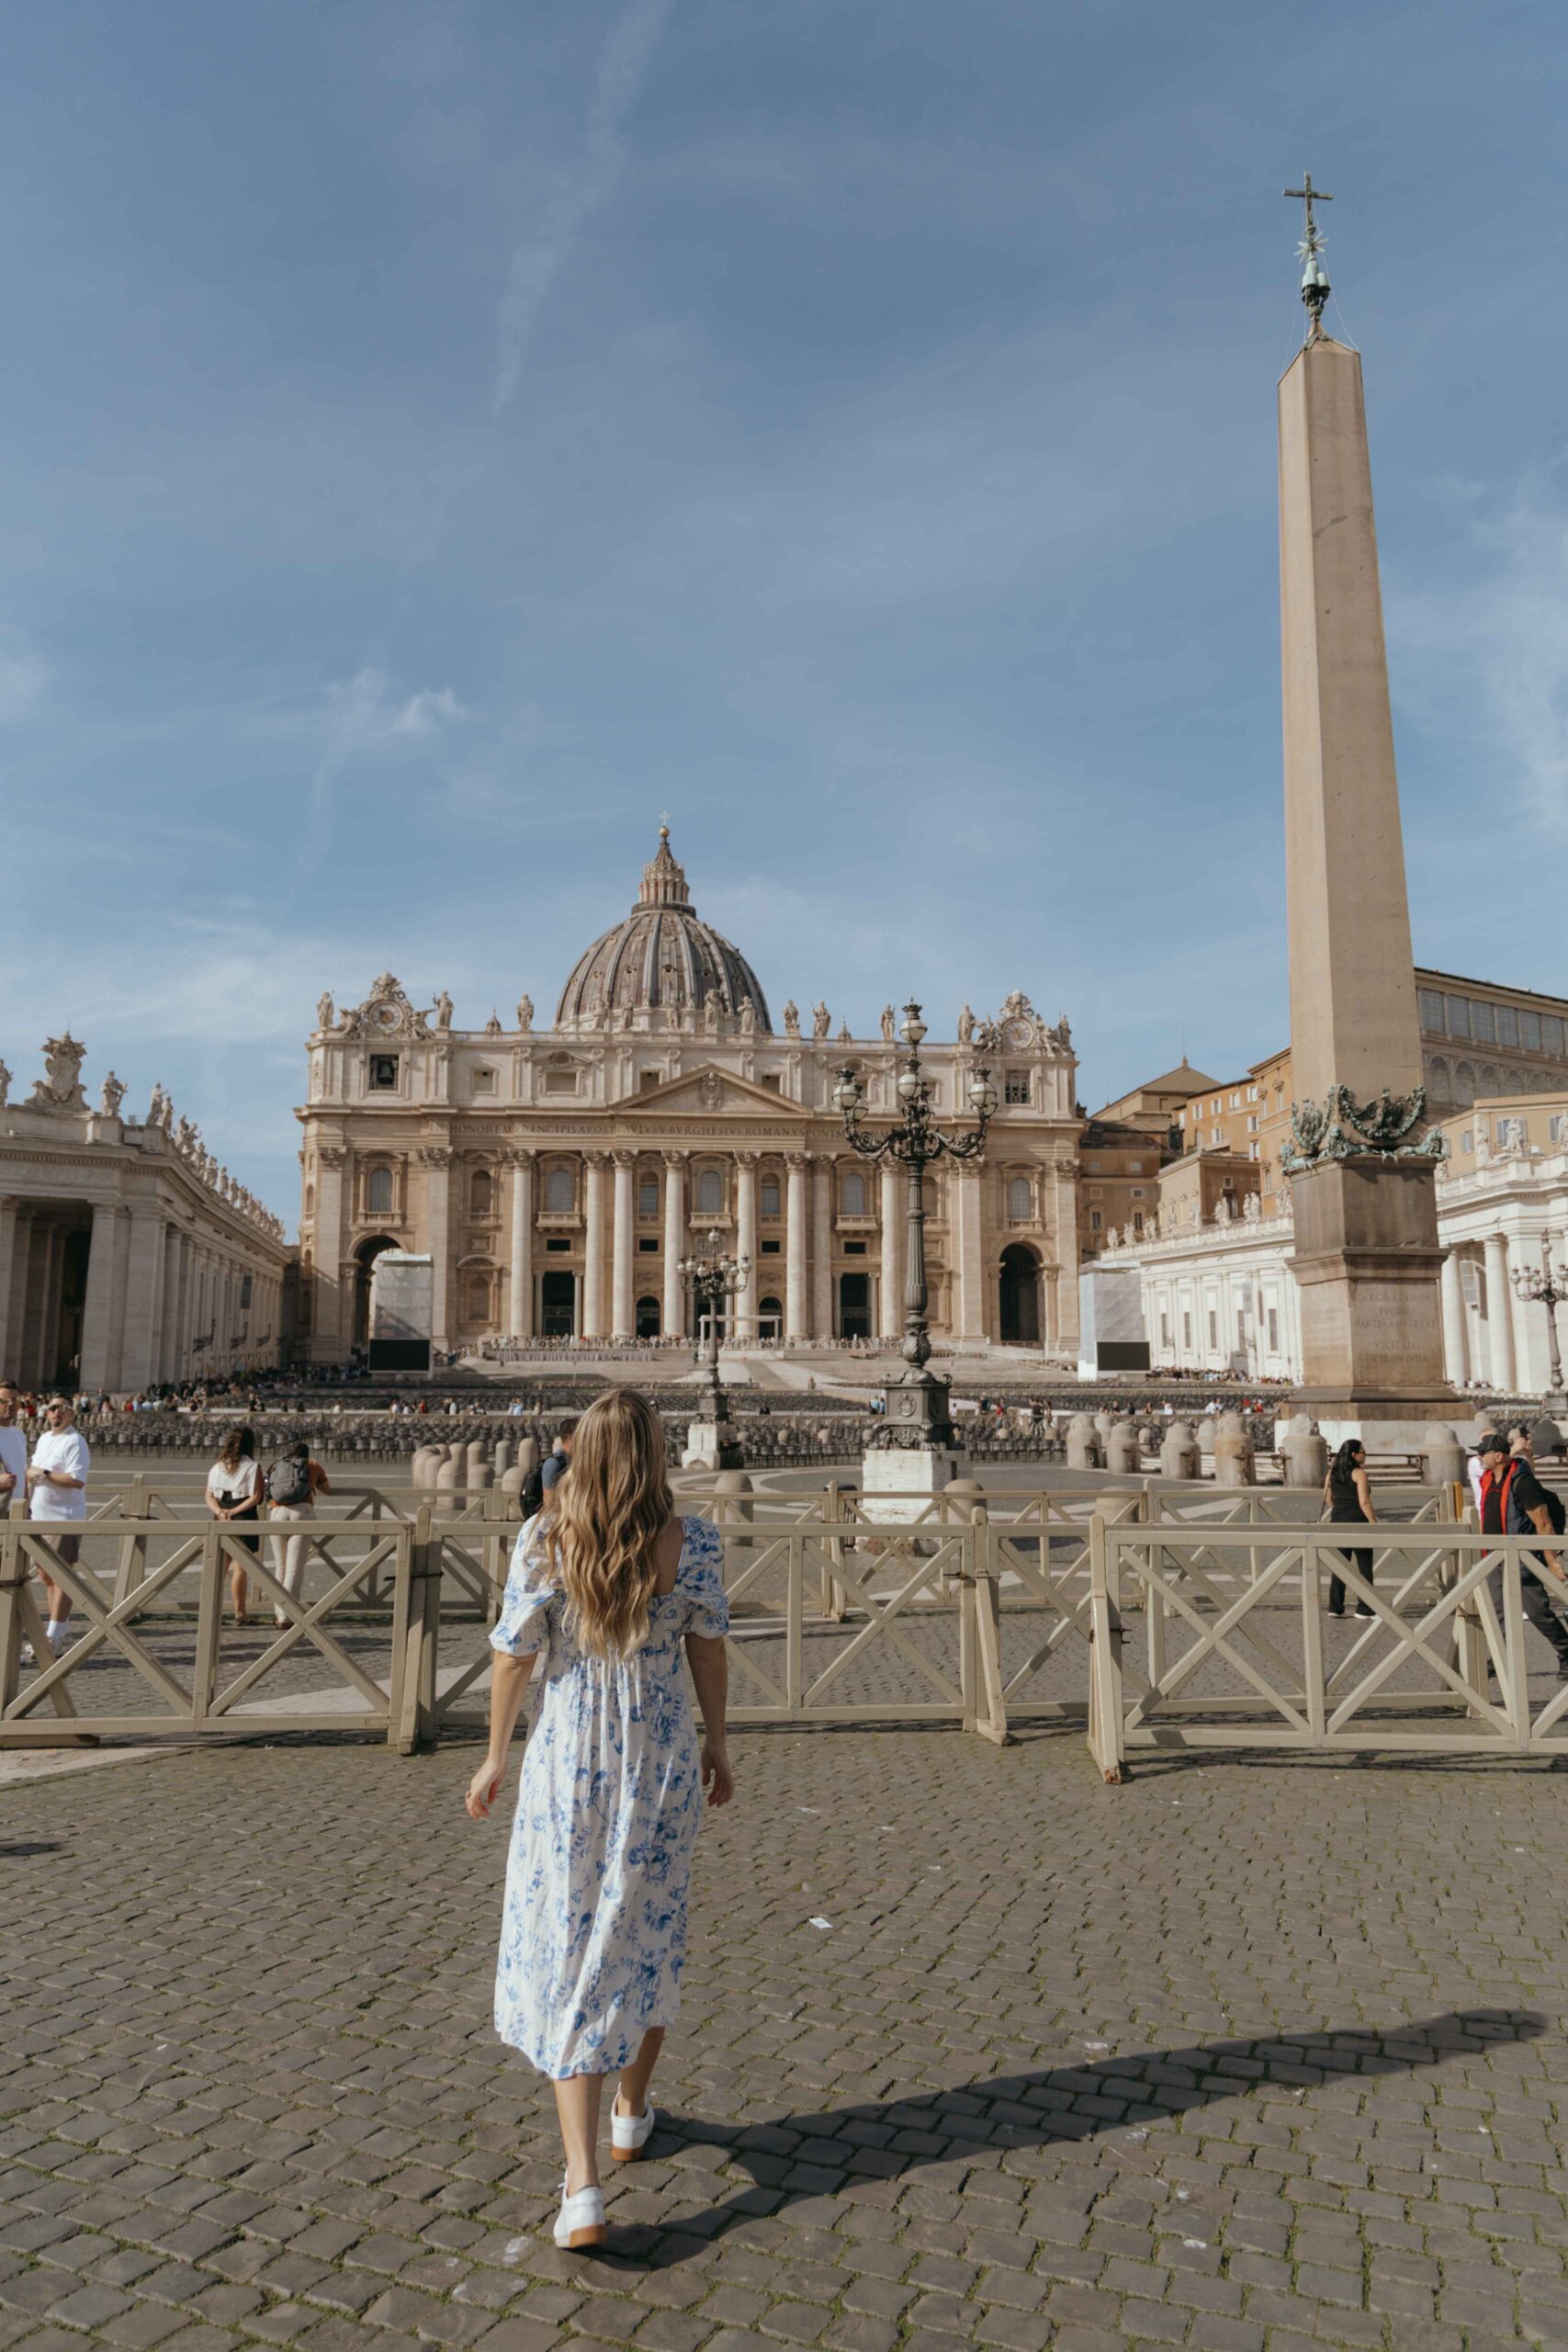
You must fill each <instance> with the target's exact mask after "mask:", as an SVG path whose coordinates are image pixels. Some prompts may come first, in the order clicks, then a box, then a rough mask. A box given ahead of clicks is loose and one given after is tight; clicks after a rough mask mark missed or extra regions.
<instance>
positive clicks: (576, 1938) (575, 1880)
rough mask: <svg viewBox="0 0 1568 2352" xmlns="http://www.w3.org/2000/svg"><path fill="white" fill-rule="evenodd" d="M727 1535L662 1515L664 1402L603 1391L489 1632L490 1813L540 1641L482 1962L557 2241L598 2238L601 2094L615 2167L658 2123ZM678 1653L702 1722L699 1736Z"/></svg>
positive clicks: (720, 1628)
mask: <svg viewBox="0 0 1568 2352" xmlns="http://www.w3.org/2000/svg"><path fill="white" fill-rule="evenodd" d="M722 1563H723V1547H722V1545H721V1544H720V1541H719V1537H718V1532H717V1530H716V1529H715V1528H713V1527H710V1526H709V1525H708V1524H707V1522H706V1521H704V1520H700V1519H677V1518H676V1517H675V1515H674V1510H673V1506H672V1503H671V1494H670V1482H669V1475H668V1469H667V1465H666V1460H665V1452H664V1432H663V1430H662V1428H661V1426H660V1420H659V1416H658V1415H657V1413H655V1412H654V1411H653V1409H652V1408H651V1407H650V1406H649V1404H648V1403H647V1402H646V1401H645V1399H644V1398H642V1397H639V1396H637V1395H636V1394H635V1392H634V1391H633V1390H631V1389H629V1388H613V1389H611V1390H610V1391H609V1392H608V1394H607V1395H605V1396H604V1397H599V1398H598V1400H597V1401H596V1402H595V1403H594V1404H593V1405H592V1406H591V1407H590V1408H589V1409H588V1411H587V1412H586V1413H585V1414H584V1415H583V1417H582V1419H581V1421H580V1422H579V1424H578V1428H577V1434H576V1437H575V1439H574V1441H573V1447H572V1456H571V1468H570V1473H569V1474H568V1475H567V1476H565V1477H564V1478H562V1480H561V1481H560V1483H559V1485H558V1486H557V1487H554V1488H553V1489H552V1491H551V1493H550V1495H549V1496H548V1497H547V1502H546V1507H545V1510H543V1511H542V1512H541V1513H540V1515H539V1516H538V1517H537V1518H536V1519H531V1520H529V1521H528V1522H527V1524H526V1525H525V1527H524V1529H523V1532H522V1533H521V1534H520V1535H519V1537H518V1539H517V1545H516V1549H515V1551H514V1553H513V1560H512V1572H511V1575H510V1576H509V1577H508V1578H507V1584H506V1599H505V1601H504V1603H503V1604H502V1612H501V1622H500V1623H499V1624H498V1625H497V1626H496V1629H495V1631H494V1633H493V1634H491V1645H492V1647H493V1648H494V1650H495V1653H496V1656H495V1660H494V1668H493V1672H492V1676H491V1702H490V1751H489V1753H488V1755H487V1756H486V1758H485V1760H484V1762H483V1764H482V1765H481V1766H480V1767H479V1770H478V1771H477V1772H476V1773H475V1775H474V1777H473V1780H472V1781H471V1783H470V1784H469V1788H468V1811H469V1813H470V1814H471V1815H473V1816H474V1818H475V1819H476V1820H478V1819H480V1818H482V1817H483V1816H484V1815H487V1814H488V1813H489V1812H490V1809H491V1805H492V1804H494V1802H495V1799H496V1795H497V1792H499V1790H500V1787H501V1782H502V1778H503V1776H504V1774H505V1770H506V1755H507V1749H508V1747H509V1746H510V1744H511V1739H512V1734H513V1729H514V1728H515V1726H516V1723H517V1718H518V1715H519V1713H520V1712H521V1710H522V1706H523V1700H524V1694H525V1691H526V1690H527V1687H528V1679H529V1676H530V1675H531V1674H532V1672H533V1668H534V1661H535V1659H536V1657H543V1659H544V1679H545V1687H544V1695H543V1698H542V1700H541V1702H540V1705H539V1713H538V1720H537V1722H536V1724H535V1726H534V1730H533V1733H532V1736H530V1738H529V1740H528V1742H527V1746H526V1747H525V1751H524V1757H523V1777H522V1787H521V1789H520V1791H519V1792H518V1800H517V1815H516V1819H515V1822H514V1824H513V1832H512V1851H511V1857H510V1860H509V1862H508V1866H507V1873H506V1904H505V1910H504V1913H503V1916H502V1930H501V1954H500V1958H499V1961H498V1962H497V1965H496V1977H495V2024H496V2031H497V2032H498V2033H499V2034H500V2036H501V2038H502V2041H506V2042H510V2043H511V2044H512V2046H513V2048H514V2049H517V2050H521V2051H522V2052H523V2053H524V2055H525V2057H527V2058H528V2059H530V2060H531V2061H532V2063H533V2064H535V2065H536V2066H537V2067H538V2068H539V2070H540V2072H541V2073H542V2074H546V2075H549V2076H550V2077H551V2078H552V2080H553V2082H554V2085H555V2094H556V2106H557V2109H558V2113H559V2116H560V2127H561V2138H562V2141H563V2142H564V2143H565V2147H566V2177H565V2180H564V2181H563V2182H562V2184H561V2209H560V2212H559V2215H558V2218H557V2221H556V2226H555V2237H556V2244H557V2245H566V2246H583V2245H600V2244H602V2243H603V2240H604V2192H603V2190H602V2188H600V2185H599V2159H598V2137H599V2108H600V2096H601V2091H602V2087H603V2085H604V2077H605V2075H619V2077H620V2081H619V2085H618V2088H617V2093H616V2097H615V2100H614V2101H613V2103H612V2107H611V2116H610V2133H611V2147H612V2154H614V2156H615V2161H616V2162H617V2163H626V2162H627V2161H629V2160H630V2159H632V2158H634V2157H637V2156H639V2155H641V2154H642V2153H643V2151H644V2149H645V2148H646V2147H647V2145H648V2142H649V2136H650V2134H651V2132H652V2131H653V2125H654V2111H653V2109H652V2107H651V2105H650V2104H649V2098H648V2086H649V2078H650V2076H651V2075H652V2073H653V2068H654V2063H655V2061H656V2060H657V2058H658V2056H659V2052H660V2046H661V2044H662V2042H663V2040H664V2031H665V2028H666V2027H667V2026H669V2025H671V2024H672V2023H673V2022H674V2018H675V2015H676V2012H677V2009H678V2008H679V2006H680V1984H681V1968H682V1962H683V1960H684V1958H685V1950H686V1891H687V1884H688V1882H689V1879H690V1877H691V1868H692V1850H693V1848H694V1846H695V1844H696V1838H697V1827H698V1824H699V1822H700V1820H701V1818H702V1811H703V1802H704V1793H705V1792H706V1801H707V1803H708V1804H728V1802H729V1800H730V1798H731V1797H732V1796H733V1794H734V1793H735V1783H734V1780H733V1778H732V1776H731V1773H730V1769H729V1755H728V1747H727V1744H726V1738H725V1704H726V1697H727V1691H728V1668H727V1664H726V1658H725V1648H724V1636H725V1634H726V1631H727V1630H728V1622H729V1612H728V1605H727V1603H726V1601H725V1597H724V1579H723V1574H722ZM682 1649H683V1650H684V1653H685V1663H686V1664H687V1665H689V1666H690V1668H691V1672H692V1680H693V1681H694V1683H695V1685H696V1691H697V1699H698V1702H699V1704H700V1706H701V1708H702V1715H703V1724H704V1727H705V1735H706V1736H705V1739H704V1741H703V1744H702V1747H701V1750H700V1751H699V1749H698V1746H697V1738H696V1732H695V1728H694V1724H693V1720H692V1708H691V1701H690V1698H689V1695H688V1691H687V1686H686V1675H685V1668H684V1666H683V1665H682Z"/></svg>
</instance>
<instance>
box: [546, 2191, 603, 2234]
mask: <svg viewBox="0 0 1568 2352" xmlns="http://www.w3.org/2000/svg"><path fill="white" fill-rule="evenodd" d="M556 2244H557V2245H564V2246H568V2247H576V2246H584V2245H604V2190H603V2189H602V2188H598V2187H594V2188H579V2189H575V2190H574V2191H573V2192H572V2194H571V2195H570V2197H569V2196H568V2195H567V2190H566V2182H565V2180H564V2179H563V2180H562V2182H561V2185H560V2211H559V2212H558V2214H557V2215H556Z"/></svg>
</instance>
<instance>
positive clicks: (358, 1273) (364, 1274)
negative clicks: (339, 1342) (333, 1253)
mask: <svg viewBox="0 0 1568 2352" xmlns="http://www.w3.org/2000/svg"><path fill="white" fill-rule="evenodd" d="M401 1247H402V1244H401V1243H400V1242H398V1241H391V1240H389V1239H388V1238H387V1236H386V1235H385V1234H384V1233H377V1234H372V1236H371V1237H370V1238H369V1240H368V1241H362V1242H361V1243H360V1244H359V1247H358V1248H357V1249H356V1250H355V1253H354V1344H355V1348H357V1349H359V1350H360V1351H364V1350H365V1349H366V1348H367V1347H368V1346H369V1344H370V1270H371V1268H372V1267H373V1266H374V1265H375V1263H376V1261H377V1259H378V1258H379V1257H380V1255H381V1254H382V1252H383V1250H399V1249H400V1248H401Z"/></svg>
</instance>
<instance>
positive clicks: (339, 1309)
mask: <svg viewBox="0 0 1568 2352" xmlns="http://www.w3.org/2000/svg"><path fill="white" fill-rule="evenodd" d="M347 1157H348V1155H347V1153H346V1152H345V1151H344V1149H343V1148H342V1146H341V1145H338V1144H321V1145H319V1146H318V1147H317V1150H316V1170H317V1174H316V1274H315V1296H314V1298H313V1300H312V1301H311V1311H310V1354H311V1356H312V1358H313V1359H314V1360H315V1361H316V1362H317V1363H337V1362H338V1361H339V1360H340V1358H341V1357H342V1356H343V1354H344V1349H345V1344H346V1343H345V1340H344V1295H343V1260H344V1248H345V1244H346V1242H347V1238H348V1237H347V1235H346V1233H345V1232H344V1198H343V1190H344V1167H345V1165H346V1162H347ZM186 1278H187V1283H188V1285H189V1298H190V1314H191V1316H192V1317H195V1316H196V1314H197V1310H198V1306H199V1300H198V1299H197V1295H196V1272H195V1268H194V1266H193V1265H189V1264H188V1263H187V1277H186ZM205 1328H206V1327H205V1326H204V1325H203V1324H200V1323H197V1322H195V1321H188V1322H187V1324H186V1350H187V1353H188V1350H189V1346H190V1342H191V1340H193V1339H194V1338H195V1336H196V1334H197V1331H199V1330H202V1329H205ZM190 1369H191V1366H190V1364H189V1363H188V1361H187V1363H186V1372H187V1373H188V1372H189V1371H190Z"/></svg>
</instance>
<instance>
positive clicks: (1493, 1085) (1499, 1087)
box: [1427, 1054, 1540, 1111]
mask: <svg viewBox="0 0 1568 2352" xmlns="http://www.w3.org/2000/svg"><path fill="white" fill-rule="evenodd" d="M1532 1087H1535V1088H1539V1087H1540V1071H1539V1070H1525V1069H1499V1068H1498V1066H1497V1064H1496V1063H1495V1062H1455V1063H1454V1065H1453V1067H1452V1069H1451V1070H1450V1067H1449V1064H1448V1062H1447V1060H1446V1059H1445V1058H1444V1057H1443V1056H1442V1055H1441V1054H1434V1055H1432V1056H1431V1057H1430V1058H1429V1060H1428V1061H1427V1093H1428V1094H1429V1095H1430V1096H1431V1098H1432V1100H1433V1101H1434V1103H1458V1104H1459V1106H1460V1108H1461V1111H1467V1110H1468V1109H1469V1108H1470V1105H1471V1104H1472V1103H1473V1102H1474V1101H1475V1099H1476V1097H1477V1096H1478V1095H1479V1096H1481V1097H1483V1098H1484V1097H1485V1096H1487V1095H1490V1094H1528V1093H1529V1091H1530V1090H1531V1088H1532Z"/></svg>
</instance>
